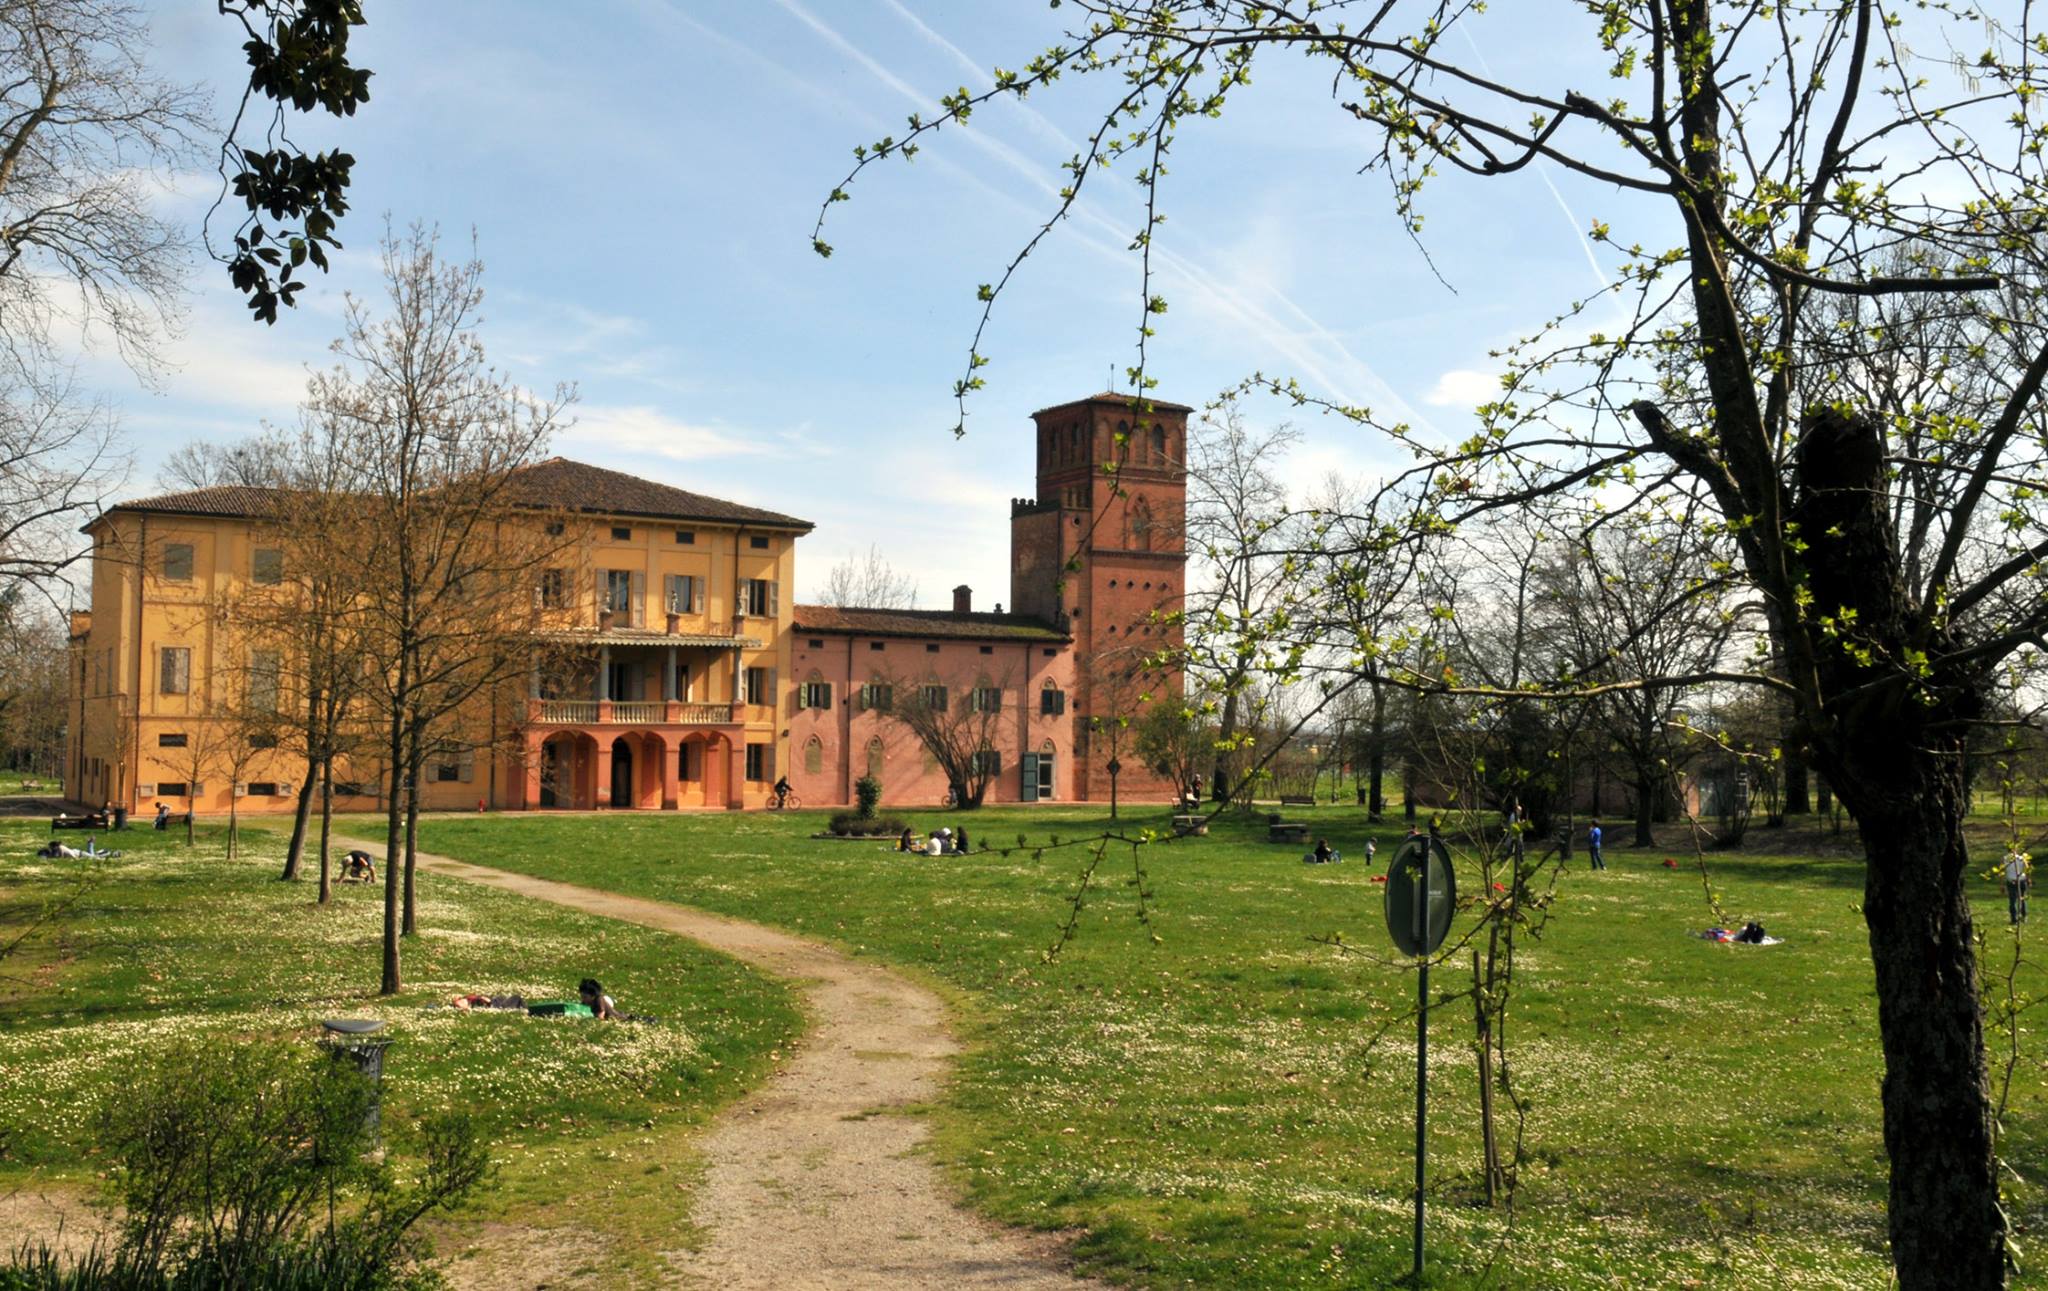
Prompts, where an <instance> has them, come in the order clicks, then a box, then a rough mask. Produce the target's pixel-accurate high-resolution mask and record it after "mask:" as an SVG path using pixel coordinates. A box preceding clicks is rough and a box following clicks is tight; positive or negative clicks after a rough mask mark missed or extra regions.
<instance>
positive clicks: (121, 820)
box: [114, 807, 128, 829]
mask: <svg viewBox="0 0 2048 1291" xmlns="http://www.w3.org/2000/svg"><path fill="white" fill-rule="evenodd" d="M114 828H115V829H126V828H128V809H127V808H126V807H116V808H114Z"/></svg>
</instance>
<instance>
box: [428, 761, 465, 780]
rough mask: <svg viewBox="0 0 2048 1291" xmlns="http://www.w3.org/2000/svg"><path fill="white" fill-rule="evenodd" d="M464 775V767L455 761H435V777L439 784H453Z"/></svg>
mask: <svg viewBox="0 0 2048 1291" xmlns="http://www.w3.org/2000/svg"><path fill="white" fill-rule="evenodd" d="M461 776H462V768H461V767H458V766H456V765H455V764H454V763H453V762H436V763H434V774H433V779H434V781H435V782H436V783H437V784H453V783H455V781H456V780H458V779H460V778H461Z"/></svg>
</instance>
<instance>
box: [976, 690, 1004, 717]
mask: <svg viewBox="0 0 2048 1291" xmlns="http://www.w3.org/2000/svg"><path fill="white" fill-rule="evenodd" d="M968 706H969V708H970V709H972V710H973V711H974V712H977V713H1000V712H1002V711H1003V692H1002V690H1001V688H999V687H996V686H976V687H975V688H974V693H973V695H972V697H971V699H970V703H969V705H968Z"/></svg>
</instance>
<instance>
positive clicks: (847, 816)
mask: <svg viewBox="0 0 2048 1291" xmlns="http://www.w3.org/2000/svg"><path fill="white" fill-rule="evenodd" d="M827 828H829V829H830V830H831V831H832V832H833V833H835V834H842V835H845V836H847V837H850V838H873V837H879V836H882V835H890V834H900V833H902V832H903V831H904V830H906V829H908V828H910V826H909V824H908V823H906V822H905V821H901V820H898V819H897V818H896V817H894V816H862V815H861V814H860V813H859V812H857V811H840V812H834V813H833V815H832V819H831V821H830V823H829V824H828V825H827Z"/></svg>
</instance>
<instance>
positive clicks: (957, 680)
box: [783, 629, 1077, 807]
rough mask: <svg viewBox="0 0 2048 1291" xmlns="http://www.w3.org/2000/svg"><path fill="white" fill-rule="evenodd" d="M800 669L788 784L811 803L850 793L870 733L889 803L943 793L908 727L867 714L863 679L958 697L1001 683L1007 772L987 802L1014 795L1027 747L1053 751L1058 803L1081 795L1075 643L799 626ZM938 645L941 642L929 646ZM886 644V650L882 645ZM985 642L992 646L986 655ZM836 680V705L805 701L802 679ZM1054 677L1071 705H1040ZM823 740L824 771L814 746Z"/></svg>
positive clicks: (795, 674)
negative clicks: (1049, 712) (1047, 709)
mask: <svg viewBox="0 0 2048 1291" xmlns="http://www.w3.org/2000/svg"><path fill="white" fill-rule="evenodd" d="M794 637H795V640H794V643H793V645H794V651H795V668H794V669H793V671H792V675H791V678H790V680H791V681H792V682H794V683H796V684H795V685H793V686H788V687H785V688H784V699H783V703H784V705H785V708H784V712H783V716H784V717H785V719H786V720H787V722H788V730H789V740H788V743H787V744H786V745H785V746H784V747H786V748H787V749H788V750H789V755H788V756H789V766H788V768H787V770H788V774H789V782H790V785H791V787H792V788H794V789H795V790H796V791H797V792H798V793H799V794H801V795H802V796H803V801H804V805H805V806H835V805H841V804H847V803H850V802H852V800H853V782H854V781H855V780H858V779H859V778H860V777H861V776H862V775H864V774H866V772H867V765H868V748H869V745H870V742H871V741H875V740H879V741H881V745H882V775H881V780H882V802H883V803H884V805H886V806H898V807H928V806H935V805H937V804H938V803H940V802H941V801H942V800H943V799H944V798H945V795H946V777H945V775H944V774H943V773H941V772H940V771H939V770H938V769H937V768H936V767H935V766H933V765H932V764H931V762H930V759H929V758H928V757H927V756H926V754H925V751H924V746H923V745H922V744H921V743H919V741H918V739H917V737H916V736H915V735H913V734H911V732H910V729H909V728H908V727H906V726H905V725H904V724H903V723H901V722H899V721H896V720H894V719H893V718H891V717H889V716H888V715H887V714H884V713H875V712H865V711H862V709H861V707H860V705H859V702H858V701H859V690H860V687H861V686H863V685H866V684H867V683H869V682H870V681H890V682H893V683H894V685H895V686H896V687H897V689H898V693H899V694H900V693H902V690H903V689H904V688H905V687H910V686H919V685H927V684H932V683H937V684H939V685H943V686H945V687H946V688H947V689H948V690H949V691H950V692H951V694H952V696H953V697H955V699H956V700H957V697H958V696H959V695H960V694H961V693H962V691H963V690H965V689H967V688H970V687H974V686H977V685H989V686H1000V687H1001V688H1002V691H1003V707H1002V713H1001V715H1000V718H999V719H998V721H997V724H996V733H997V743H996V746H995V747H996V749H997V751H998V752H999V753H1001V754H1002V771H1001V773H1000V774H999V775H997V776H996V778H995V779H994V780H993V781H992V782H991V783H990V785H989V789H988V795H987V797H986V798H985V799H984V800H983V801H985V802H991V803H995V802H1016V801H1017V800H1018V796H1019V789H1020V786H1021V774H1020V766H1021V754H1022V753H1024V752H1025V751H1026V750H1029V751H1032V752H1041V753H1042V752H1044V751H1045V750H1046V747H1047V745H1048V743H1050V746H1051V754H1052V757H1053V768H1054V771H1053V801H1070V800H1072V799H1073V798H1075V797H1076V796H1077V795H1076V792H1075V789H1076V783H1075V768H1074V765H1073V747H1074V742H1073V722H1074V709H1073V697H1074V658H1073V652H1072V650H1071V648H1070V647H1067V646H1064V645H1059V644H1051V643H1047V642H1042V641H1030V642H1025V641H975V640H940V639H936V638H929V639H924V640H920V639H916V638H899V637H886V638H885V637H866V636H855V635H842V634H830V635H826V634H820V633H815V632H805V631H804V630H802V629H798V630H797V631H796V632H795V633H794ZM931 646H936V647H937V649H936V650H932V649H929V648H928V647H931ZM877 647H879V648H877ZM984 650H986V651H987V653H983V651H984ZM814 679H815V680H821V681H825V682H829V683H830V684H831V686H832V707H831V708H830V709H811V708H798V707H797V704H798V703H799V702H800V696H801V694H802V686H803V683H805V682H807V681H811V680H814ZM1048 679H1050V680H1051V681H1052V683H1053V685H1054V686H1056V687H1057V688H1059V689H1060V690H1062V691H1065V692H1066V695H1067V711H1066V712H1065V713H1063V714H1061V715H1059V716H1044V715H1041V714H1040V713H1039V692H1040V691H1041V690H1042V689H1043V688H1044V685H1045V683H1046V681H1047V680H1048ZM813 740H816V741H817V765H818V770H816V771H812V770H810V769H809V767H810V765H811V759H810V756H809V754H808V753H807V749H808V747H809V746H810V745H811V742H812V741H813Z"/></svg>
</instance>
